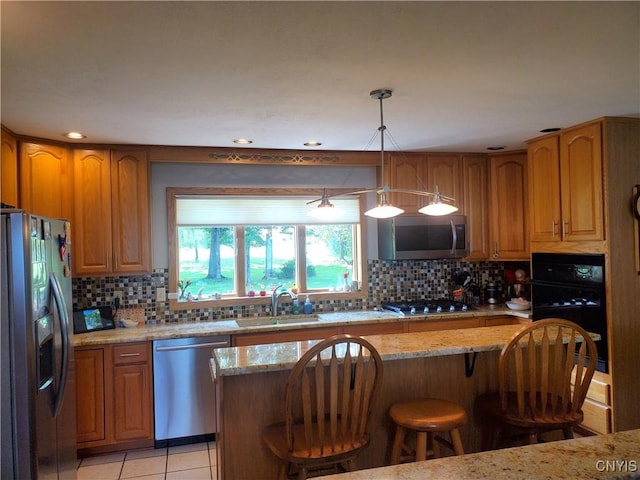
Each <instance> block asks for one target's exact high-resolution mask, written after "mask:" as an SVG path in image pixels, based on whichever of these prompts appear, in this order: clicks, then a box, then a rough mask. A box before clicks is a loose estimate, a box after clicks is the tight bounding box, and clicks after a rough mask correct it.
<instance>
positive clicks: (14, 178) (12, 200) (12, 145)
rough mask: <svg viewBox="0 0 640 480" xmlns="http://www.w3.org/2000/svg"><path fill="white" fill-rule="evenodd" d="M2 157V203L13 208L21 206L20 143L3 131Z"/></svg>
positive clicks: (0, 186)
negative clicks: (19, 183) (19, 188)
mask: <svg viewBox="0 0 640 480" xmlns="http://www.w3.org/2000/svg"><path fill="white" fill-rule="evenodd" d="M0 155H2V157H1V159H0V164H1V165H2V171H1V172H0V181H1V182H2V184H1V185H0V201H2V203H5V204H7V205H11V206H12V207H18V206H19V204H20V203H19V197H18V142H17V141H16V139H15V138H14V137H13V136H12V135H10V134H9V132H6V131H4V130H2V150H1V153H0Z"/></svg>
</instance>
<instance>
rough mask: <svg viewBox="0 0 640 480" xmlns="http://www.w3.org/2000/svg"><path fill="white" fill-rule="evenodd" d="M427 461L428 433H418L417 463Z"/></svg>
mask: <svg viewBox="0 0 640 480" xmlns="http://www.w3.org/2000/svg"><path fill="white" fill-rule="evenodd" d="M426 459H427V432H416V462H420V461H422V460H426Z"/></svg>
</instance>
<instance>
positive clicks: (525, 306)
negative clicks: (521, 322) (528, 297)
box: [507, 301, 531, 310]
mask: <svg viewBox="0 0 640 480" xmlns="http://www.w3.org/2000/svg"><path fill="white" fill-rule="evenodd" d="M507 307H509V308H510V309H511V310H529V309H530V308H531V302H523V301H519V302H513V301H512V302H507Z"/></svg>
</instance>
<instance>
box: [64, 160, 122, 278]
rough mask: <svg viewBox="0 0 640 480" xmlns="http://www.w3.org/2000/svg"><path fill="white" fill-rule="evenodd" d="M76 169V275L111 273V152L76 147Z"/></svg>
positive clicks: (74, 251)
mask: <svg viewBox="0 0 640 480" xmlns="http://www.w3.org/2000/svg"><path fill="white" fill-rule="evenodd" d="M73 171H74V175H73V179H74V181H73V211H74V214H73V222H72V228H73V271H74V274H75V275H77V276H82V275H94V274H105V273H110V272H111V271H112V268H113V263H112V251H113V247H112V229H111V180H110V177H111V160H110V155H109V151H108V150H75V151H74V152H73Z"/></svg>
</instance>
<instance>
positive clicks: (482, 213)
mask: <svg viewBox="0 0 640 480" xmlns="http://www.w3.org/2000/svg"><path fill="white" fill-rule="evenodd" d="M488 185H489V168H488V162H487V157H486V156H485V155H478V156H474V155H465V156H463V157H462V191H463V198H464V207H463V208H462V209H461V212H462V213H463V214H464V215H466V217H467V246H468V250H469V255H468V256H467V257H466V260H471V261H472V260H486V259H487V258H489V205H488V191H487V189H488Z"/></svg>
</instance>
